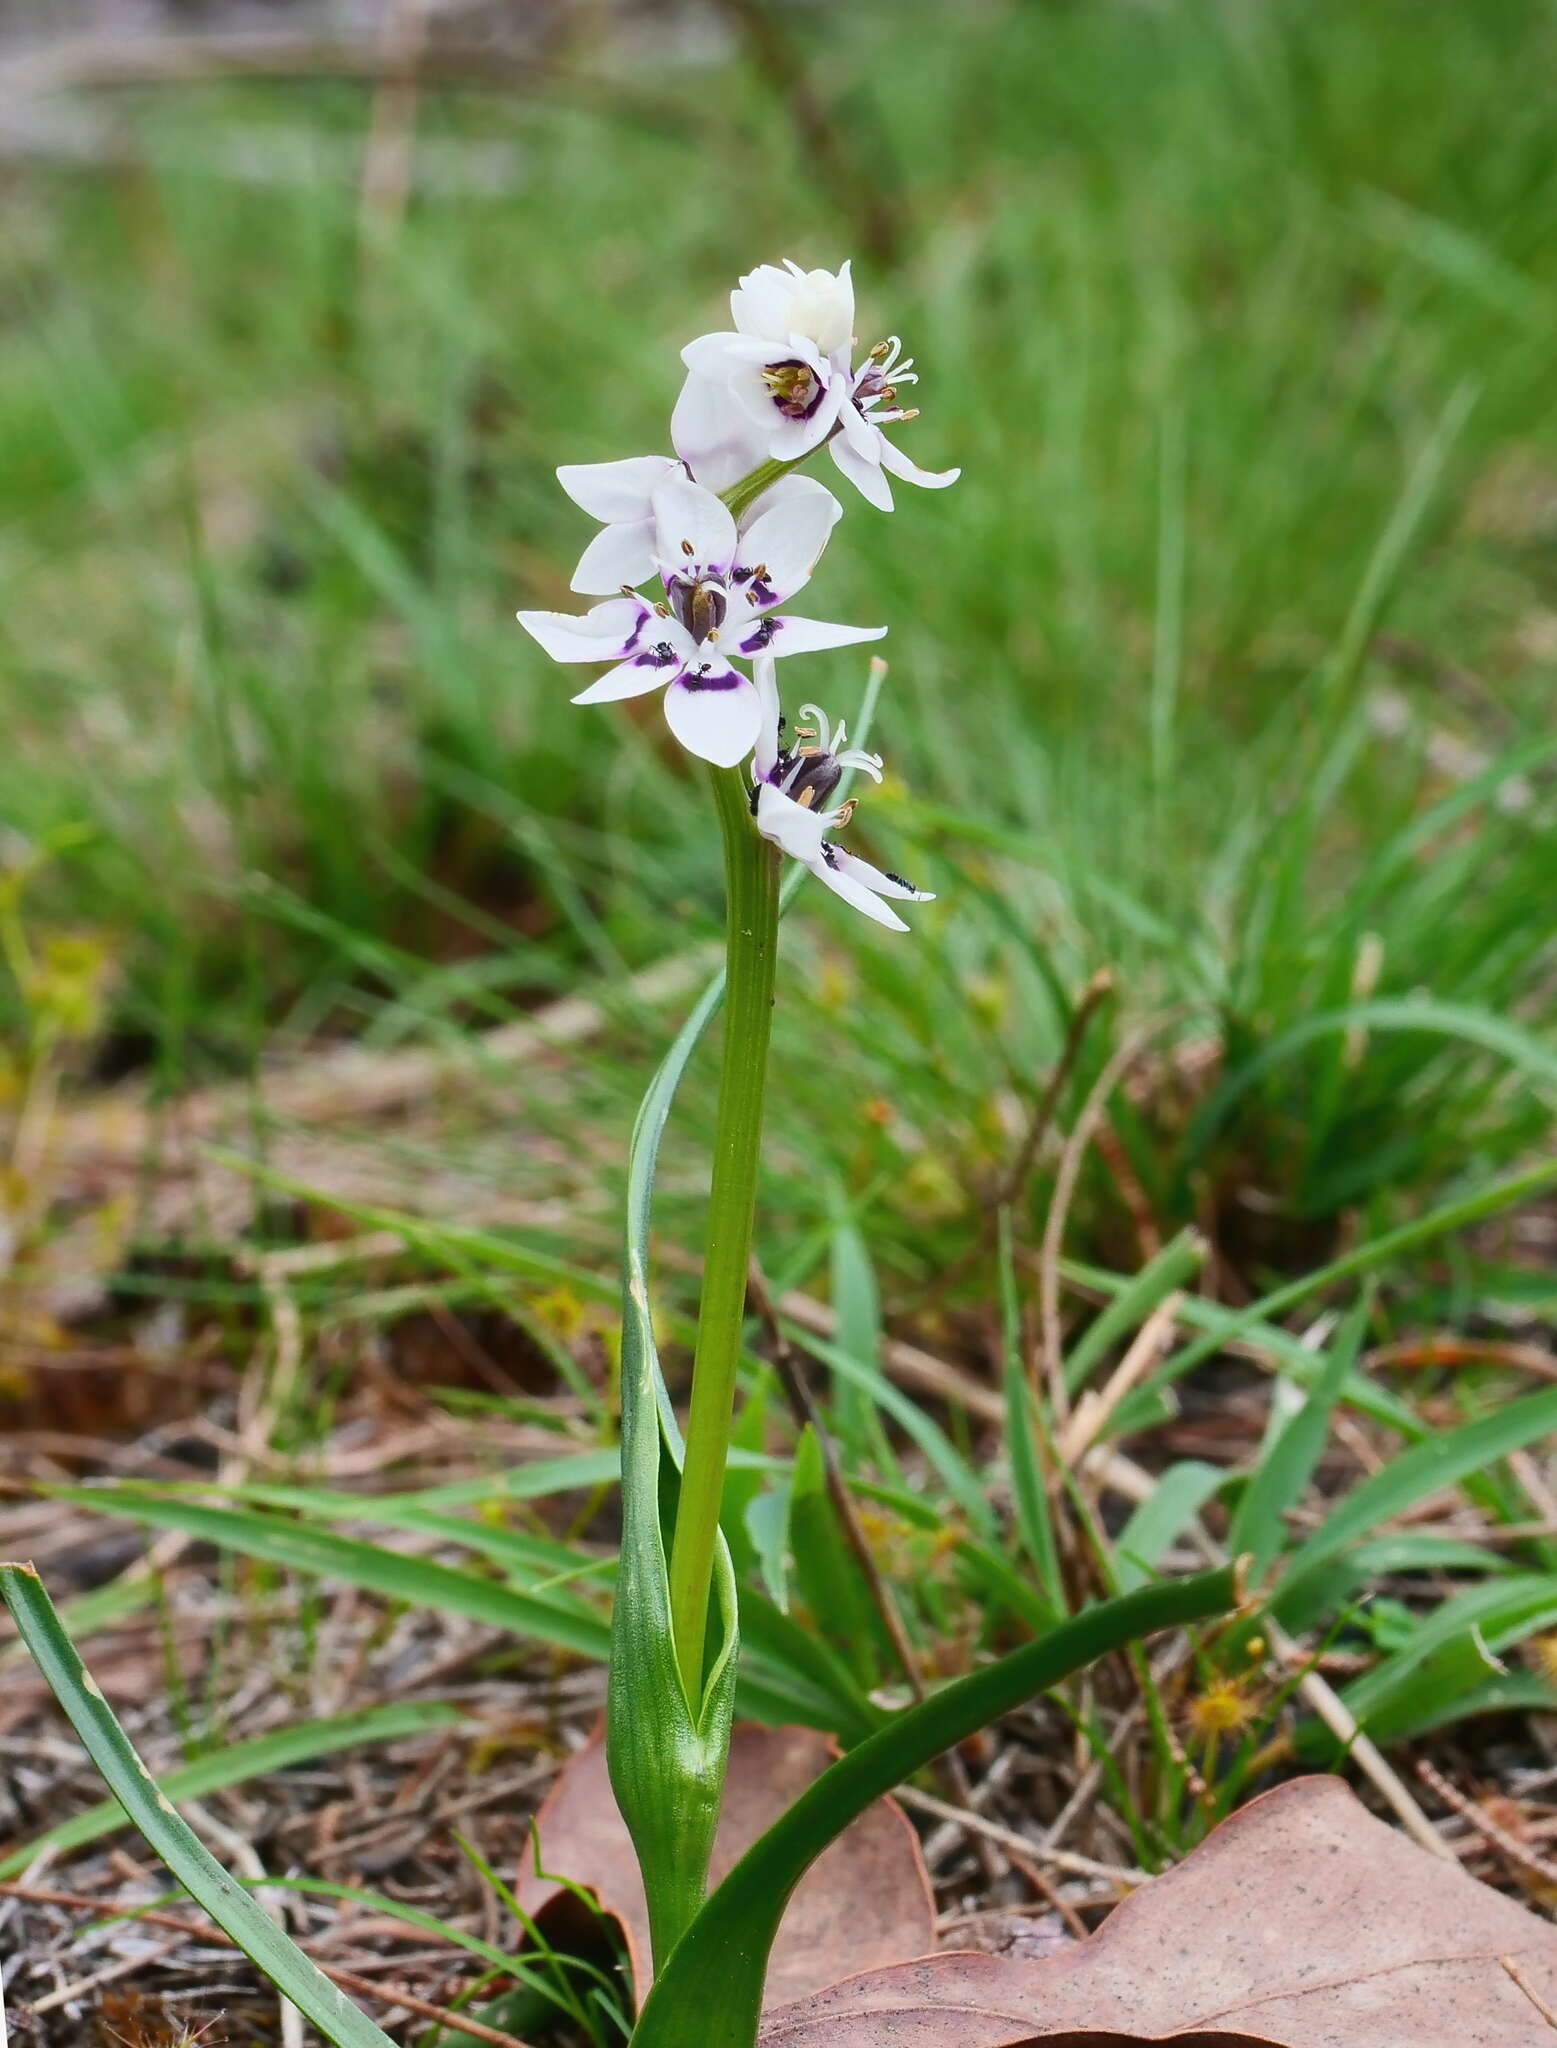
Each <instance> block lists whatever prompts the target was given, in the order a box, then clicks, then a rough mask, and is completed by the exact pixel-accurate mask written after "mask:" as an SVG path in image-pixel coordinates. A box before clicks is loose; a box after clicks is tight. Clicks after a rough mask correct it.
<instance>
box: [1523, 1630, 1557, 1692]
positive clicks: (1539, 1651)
mask: <svg viewBox="0 0 1557 2048" xmlns="http://www.w3.org/2000/svg"><path fill="white" fill-rule="evenodd" d="M1528 1647H1529V1650H1530V1654H1531V1656H1532V1657H1533V1658H1534V1659H1535V1668H1536V1670H1537V1671H1538V1672H1539V1673H1540V1675H1541V1676H1542V1677H1543V1678H1544V1679H1546V1680H1547V1681H1548V1682H1549V1683H1550V1684H1552V1685H1554V1686H1557V1634H1551V1635H1544V1636H1532V1637H1531V1638H1530V1642H1529V1645H1528Z"/></svg>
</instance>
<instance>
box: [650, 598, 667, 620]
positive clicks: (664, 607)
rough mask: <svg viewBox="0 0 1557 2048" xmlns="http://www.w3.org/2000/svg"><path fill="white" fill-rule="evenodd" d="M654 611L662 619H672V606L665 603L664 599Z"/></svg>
mask: <svg viewBox="0 0 1557 2048" xmlns="http://www.w3.org/2000/svg"><path fill="white" fill-rule="evenodd" d="M654 609H655V610H656V611H657V612H658V613H659V615H660V617H661V618H662V619H668V618H669V617H670V606H669V605H668V604H666V603H665V601H664V599H663V598H662V599H661V600H660V602H659V603H658V604H657V605H656V606H655V607H654Z"/></svg>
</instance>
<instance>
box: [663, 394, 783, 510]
mask: <svg viewBox="0 0 1557 2048" xmlns="http://www.w3.org/2000/svg"><path fill="white" fill-rule="evenodd" d="M670 438H671V443H672V445H673V446H674V448H675V450H676V453H677V454H678V455H679V456H680V457H681V459H682V461H683V462H684V463H685V464H686V465H687V468H688V469H690V470H691V472H692V474H693V475H694V476H695V477H696V478H697V480H698V482H699V483H700V484H703V485H705V486H706V487H707V488H708V489H709V490H711V491H727V490H728V489H729V488H730V486H731V484H735V483H739V482H740V480H741V478H742V477H743V476H750V474H751V472H752V471H753V470H754V469H755V468H756V467H757V466H758V464H759V463H761V462H762V461H764V460H765V459H766V456H767V437H766V430H765V424H764V425H761V426H759V425H758V424H757V422H756V421H754V420H752V419H750V418H748V417H747V415H746V413H745V411H744V410H743V409H742V407H741V406H739V405H738V404H737V403H736V401H735V399H734V398H733V397H732V396H731V394H730V390H729V387H728V386H727V385H726V384H724V383H722V382H717V381H715V380H714V379H712V378H709V377H699V376H697V375H696V374H695V373H693V374H689V375H688V377H687V380H686V382H685V383H684V384H683V385H682V387H681V396H680V397H679V398H678V399H677V400H676V410H675V412H674V413H673V414H672V415H671V421H670Z"/></svg>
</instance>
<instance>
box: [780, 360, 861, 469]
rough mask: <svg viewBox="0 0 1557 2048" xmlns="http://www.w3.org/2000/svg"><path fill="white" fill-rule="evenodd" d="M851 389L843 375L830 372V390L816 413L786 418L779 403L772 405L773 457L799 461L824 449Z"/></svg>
mask: <svg viewBox="0 0 1557 2048" xmlns="http://www.w3.org/2000/svg"><path fill="white" fill-rule="evenodd" d="M847 390H848V387H847V385H846V384H845V382H844V380H843V378H841V377H835V376H831V375H829V376H828V382H827V389H826V390H825V391H824V392H823V393H822V394H821V398H820V400H819V402H818V404H817V408H816V410H815V412H813V413H812V414H811V415H810V417H809V418H807V419H803V420H792V419H786V418H785V416H784V414H783V413H781V412H780V411H779V410H778V408H777V406H772V407H771V408H770V409H771V411H772V415H773V417H772V420H771V422H770V425H769V429H768V454H769V455H770V456H771V457H772V459H773V460H774V461H775V462H798V461H799V459H800V457H801V456H802V455H809V454H810V452H811V450H812V449H813V448H820V447H821V445H822V443H823V442H824V441H825V440H826V439H827V437H828V435H829V434H830V433H831V432H832V430H833V427H834V424H835V423H836V421H837V418H838V414H839V411H840V409H841V408H842V405H843V401H844V398H845V396H846V395H847Z"/></svg>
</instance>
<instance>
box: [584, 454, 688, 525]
mask: <svg viewBox="0 0 1557 2048" xmlns="http://www.w3.org/2000/svg"><path fill="white" fill-rule="evenodd" d="M675 466H676V464H675V459H674V457H672V456H669V455H629V456H628V457H627V459H626V460H625V461H624V462H565V463H564V464H563V465H562V467H561V469H559V470H558V471H557V481H558V483H559V484H561V486H562V488H563V489H564V490H565V491H566V492H567V494H568V496H569V497H570V498H571V499H572V500H573V502H574V504H575V505H578V506H581V507H582V508H583V510H584V511H586V512H587V513H588V514H589V516H590V517H591V519H602V520H605V521H607V522H608V523H609V524H610V525H613V526H615V525H617V524H619V523H620V522H621V521H622V520H624V519H647V518H648V516H649V500H650V498H651V497H652V496H653V494H654V486H655V485H656V484H657V483H658V482H659V480H660V478H661V477H662V476H663V475H664V474H665V472H666V470H667V469H674V468H675Z"/></svg>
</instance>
